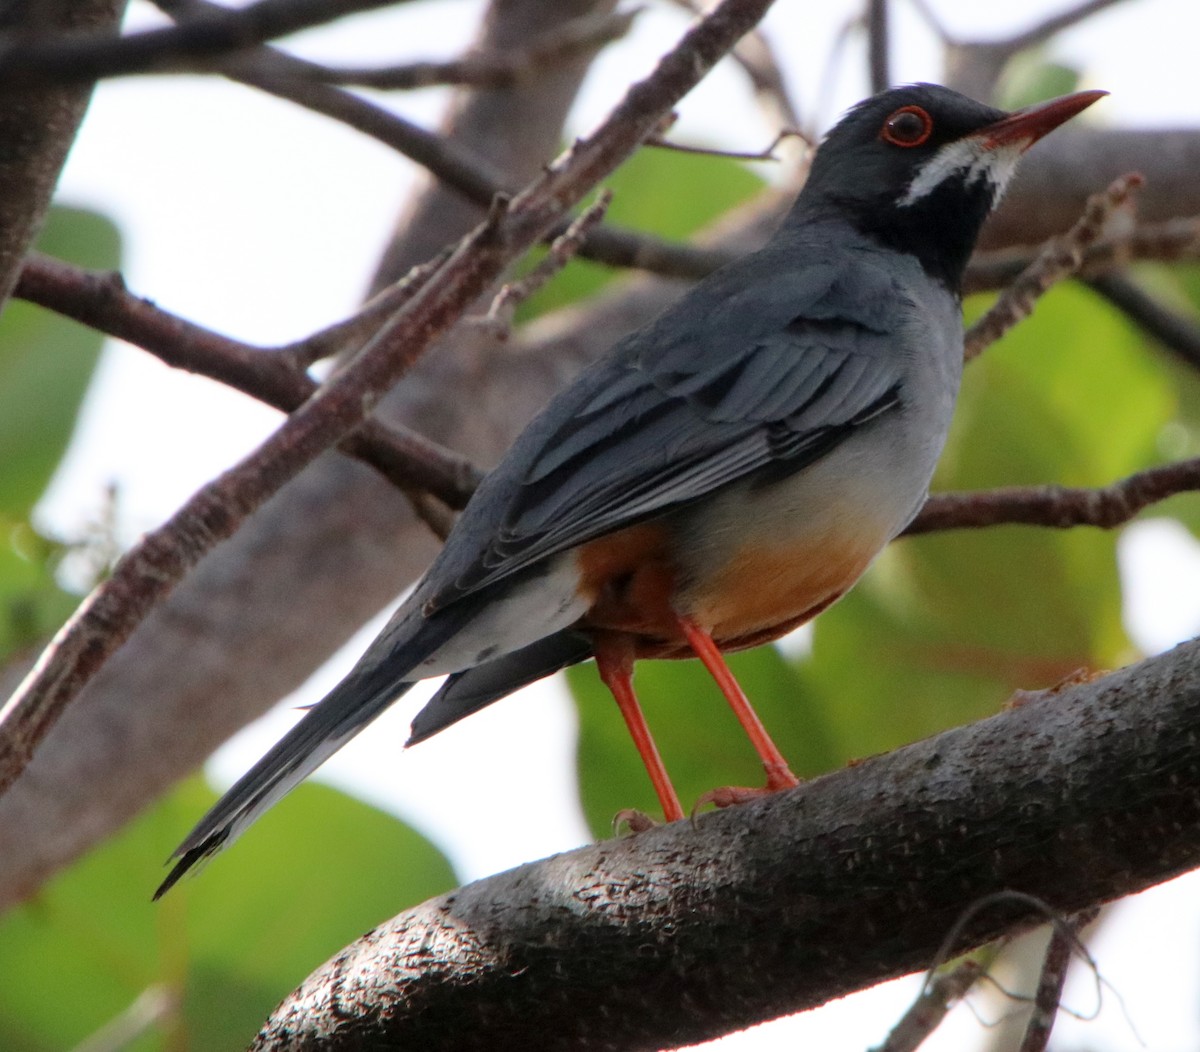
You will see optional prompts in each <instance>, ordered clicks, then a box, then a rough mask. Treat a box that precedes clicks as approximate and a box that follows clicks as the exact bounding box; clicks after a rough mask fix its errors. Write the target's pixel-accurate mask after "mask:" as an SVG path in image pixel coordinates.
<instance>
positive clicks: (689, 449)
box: [421, 257, 903, 609]
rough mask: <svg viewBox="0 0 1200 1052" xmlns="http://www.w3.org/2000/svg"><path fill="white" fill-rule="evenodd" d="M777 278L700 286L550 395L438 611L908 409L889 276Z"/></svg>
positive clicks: (454, 565)
mask: <svg viewBox="0 0 1200 1052" xmlns="http://www.w3.org/2000/svg"><path fill="white" fill-rule="evenodd" d="M758 258H759V262H758V264H757V266H759V267H762V266H763V265H764V262H763V260H762V259H761V257H758ZM793 269H794V268H793ZM774 278H775V280H774V281H771V280H767V281H762V280H761V275H760V281H759V283H758V285H757V286H755V285H754V284H753V283H752V282H751V283H747V281H746V279H745V277H744V276H742V275H739V273H738V272H737V267H736V266H735V267H734V268H732V269H731V270H730V271H729V272H727V273H726V274H725V275H724V277H723V279H722V281H719V282H717V283H716V284H715V286H714V285H712V284H710V283H705V284H702V285H701V286H699V287H698V288H697V289H696V290H694V291H693V293H691V294H690V295H689V296H687V297H685V298H684V299H683V300H682V301H681V302H680V303H679V304H678V305H677V306H676V308H674V309H672V310H670V311H668V312H667V313H666V314H665V315H664V316H663V317H662V318H660V319H659V321H658V322H657V323H655V324H653V325H651V326H649V327H647V328H645V329H642V330H640V331H639V332H637V333H635V334H633V336H631V337H630V338H628V339H627V340H626V341H625V342H624V343H623V344H621V345H619V346H618V347H617V348H616V349H615V351H614V353H613V354H612V355H611V356H609V357H608V358H606V359H605V360H604V361H603V362H602V363H600V364H599V365H598V366H596V367H593V368H592V369H591V370H589V371H587V372H586V373H585V374H583V376H581V377H580V378H579V380H578V381H577V382H576V383H575V384H573V385H572V386H571V387H570V388H569V389H568V390H567V391H566V392H565V393H564V395H562V396H560V397H559V398H558V399H556V400H555V401H554V402H552V403H551V405H550V406H549V407H547V410H546V411H545V412H544V413H543V414H542V415H541V416H540V417H539V418H538V420H536V421H535V422H534V424H533V425H531V427H530V428H529V429H528V430H527V431H526V432H525V433H524V434H523V435H522V436H521V439H519V440H518V443H517V445H516V446H514V448H513V450H512V451H511V452H510V454H509V456H508V457H506V458H505V460H504V462H503V463H502V464H501V466H500V467H499V468H498V469H497V470H496V471H495V472H493V474H492V475H491V476H489V477H488V479H486V480H485V482H484V485H483V487H481V490H480V492H479V494H477V497H476V500H474V501H472V505H471V506H470V507H468V509H467V511H466V513H465V514H464V516H463V521H462V522H461V523H460V527H461V529H462V533H463V534H464V535H465V537H464V541H465V543H460V544H456V545H447V546H446V549H444V553H443V557H442V558H440V559H439V560H438V562H437V563H435V564H434V566H433V567H431V569H430V572H429V574H428V575H427V577H426V579H425V582H424V583H423V585H422V588H421V599H422V601H424V602H426V603H427V604H428V605H427V608H428V609H435V608H439V607H442V606H445V605H446V604H448V603H451V602H455V601H457V600H458V599H459V598H461V597H462V596H465V595H469V594H472V593H475V592H478V591H479V590H480V589H483V588H486V587H488V586H489V585H491V584H492V583H494V582H496V581H498V580H501V579H503V578H504V577H507V576H508V575H510V574H512V573H514V572H516V571H518V570H520V569H523V568H525V567H527V566H530V565H531V564H533V563H535V562H537V561H539V560H541V559H544V558H546V557H548V556H550V555H553V554H555V553H557V552H561V551H564V550H567V549H569V548H571V547H574V546H576V545H579V544H582V543H584V542H586V541H588V540H591V539H593V538H595V537H599V536H602V535H604V534H606V533H609V532H612V531H614V530H617V529H620V528H622V527H624V526H627V525H631V524H633V523H635V522H638V521H640V520H644V519H646V518H649V517H652V516H655V515H658V514H661V513H663V512H665V511H668V510H671V509H673V508H678V507H681V506H684V505H686V504H687V503H689V502H690V501H693V500H696V499H697V498H699V497H702V496H704V495H705V494H707V493H710V492H712V491H713V490H716V489H719V488H720V487H722V486H725V485H728V484H730V483H732V482H734V481H736V480H738V479H742V478H745V477H746V476H748V475H752V474H753V473H755V472H757V471H760V470H763V469H769V468H784V469H787V470H796V469H798V468H799V467H802V466H803V465H804V464H805V463H808V462H810V461H811V460H812V459H813V458H815V457H816V456H819V455H820V454H821V453H822V452H824V451H825V450H828V449H829V448H831V447H832V446H833V445H836V444H837V443H838V442H840V441H841V440H842V439H843V438H845V437H846V435H847V434H849V433H850V432H851V431H853V430H854V429H855V428H856V427H858V426H860V425H861V424H862V423H864V422H865V421H866V420H868V419H871V418H872V417H874V416H877V415H878V414H880V413H882V412H886V411H887V410H888V409H890V408H892V407H893V406H895V405H898V404H899V402H900V397H901V387H902V384H901V380H902V369H903V353H902V352H899V351H898V350H897V347H896V340H897V333H896V332H895V331H894V329H895V324H894V319H895V318H896V317H897V311H896V302H895V301H896V298H897V297H898V296H899V295H901V293H900V290H898V289H897V288H896V287H895V286H894V284H893V283H892V281H891V279H890V278H889V277H888V276H887V275H886V274H881V273H880V272H878V271H876V270H874V269H872V268H870V267H868V266H866V265H864V264H862V263H861V261H857V260H851V261H848V260H843V261H841V263H840V264H839V265H836V266H835V265H834V264H831V263H825V264H823V265H817V266H809V267H806V268H805V269H803V270H802V271H801V272H799V273H797V274H787V273H784V272H780V273H777V274H774ZM789 281H791V282H792V284H789ZM850 281H854V282H857V292H856V295H854V296H845V295H844V294H843V293H844V292H845V286H846V284H847V283H848V282H850ZM722 283H724V285H725V286H727V287H728V289H730V290H731V292H730V295H728V296H723V295H722V287H721V286H722ZM872 283H874V284H873V285H872ZM864 293H865V294H864ZM889 296H890V300H889V298H888V297H889ZM889 308H890V309H889ZM889 319H892V321H889ZM468 537H469V538H470V541H467V538H468Z"/></svg>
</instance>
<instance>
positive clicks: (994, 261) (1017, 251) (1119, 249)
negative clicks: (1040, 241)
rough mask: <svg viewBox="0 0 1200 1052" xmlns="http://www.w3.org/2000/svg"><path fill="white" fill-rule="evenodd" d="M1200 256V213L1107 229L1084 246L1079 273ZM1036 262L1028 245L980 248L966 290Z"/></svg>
mask: <svg viewBox="0 0 1200 1052" xmlns="http://www.w3.org/2000/svg"><path fill="white" fill-rule="evenodd" d="M1198 259H1200V217H1196V216H1188V217H1185V218H1181V219H1169V220H1167V221H1165V222H1162V223H1142V224H1139V225H1137V226H1134V227H1131V228H1130V229H1129V230H1124V231H1119V232H1107V231H1106V232H1105V234H1104V237H1103V239H1102V240H1100V241H1097V242H1096V243H1095V244H1093V245H1090V246H1089V247H1087V248H1086V249H1085V250H1084V253H1083V262H1082V264H1081V265H1080V267H1079V271H1078V275H1079V276H1080V277H1083V278H1087V277H1093V276H1095V275H1097V274H1104V273H1106V272H1108V271H1110V270H1113V269H1115V268H1117V267H1123V266H1125V265H1126V264H1127V263H1131V262H1135V261H1141V260H1155V261H1157V262H1160V263H1178V262H1182V261H1188V260H1198ZM1032 262H1033V257H1031V256H1030V250H1029V249H1028V248H1004V249H997V250H996V251H993V252H981V253H980V254H979V255H977V256H975V258H974V259H972V260H971V262H970V264H969V265H968V267H967V273H966V277H965V279H964V280H963V292H966V293H971V292H986V291H990V290H992V289H1000V288H1003V287H1004V286H1005V285H1008V284H1010V283H1011V282H1012V281H1013V279H1015V278H1016V277H1017V276H1019V275H1020V273H1021V271H1023V270H1024V269H1025V268H1026V267H1028V266H1029V265H1030V264H1031V263H1032Z"/></svg>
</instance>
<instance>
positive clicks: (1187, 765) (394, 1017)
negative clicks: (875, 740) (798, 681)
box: [253, 642, 1200, 1052]
mask: <svg viewBox="0 0 1200 1052" xmlns="http://www.w3.org/2000/svg"><path fill="white" fill-rule="evenodd" d="M1198 722H1200V643H1197V642H1192V643H1188V644H1185V645H1184V646H1181V647H1178V648H1176V649H1175V650H1174V651H1172V652H1170V653H1169V654H1165V655H1161V656H1159V657H1156V658H1152V659H1150V660H1147V661H1144V662H1141V663H1140V664H1137V665H1133V666H1130V667H1128V668H1125V669H1122V670H1121V671H1119V672H1116V673H1113V674H1111V675H1109V676H1106V677H1104V678H1102V679H1099V680H1096V681H1093V682H1090V683H1086V684H1082V685H1078V686H1071V687H1068V688H1065V689H1063V690H1062V691H1058V692H1055V693H1046V694H1045V695H1043V696H1040V697H1036V698H1035V699H1034V700H1032V701H1030V702H1028V703H1026V704H1024V705H1022V706H1019V707H1016V708H1012V709H1008V710H1006V711H1004V712H1002V713H1000V714H999V715H996V716H993V717H992V718H990V719H987V720H983V721H981V722H979V723H975V724H973V725H970V726H967V727H961V728H957V729H955V730H952V731H949V732H947V733H945V734H942V735H939V736H938V737H936V738H931V739H928V740H926V741H922V742H918V743H916V744H914V745H910V746H907V747H905V748H903V749H899V750H897V751H896V752H893V753H889V754H887V755H884V756H876V757H872V758H871V759H869V760H866V761H864V762H862V763H860V764H857V765H855V766H853V767H849V768H846V769H844V770H841V771H838V772H835V773H833V774H830V775H827V776H825V777H822V778H818V779H816V780H814V781H811V782H808V783H807V784H805V785H802V786H800V787H799V788H797V789H794V790H790V791H787V792H784V793H777V794H773V795H772V796H770V797H768V798H765V799H763V800H761V801H757V802H754V803H751V804H746V805H743V806H741V807H737V808H732V809H729V810H727V811H724V812H718V813H713V814H706V815H704V816H702V817H701V818H700V820H699V822H698V824H693V823H690V822H676V823H672V824H671V825H669V826H665V827H659V828H656V829H653V830H651V831H649V832H647V833H642V834H639V835H637V836H633V837H629V838H626V839H623V840H617V841H608V842H605V843H601V844H597V845H594V846H591V847H586V848H583V849H580V850H578V851H573V852H570V853H568V854H565V855H558V856H555V857H554V858H552V859H547V860H545V861H543V862H537V863H532V864H528V865H525V866H521V867H518V868H517V869H514V870H511V871H509V872H507V873H502V874H499V875H497V876H495V877H491V878H488V879H487V880H483V881H479V882H477V883H475V884H470V885H468V886H466V887H464V888H460V889H458V890H457V891H454V892H452V893H450V894H448V895H445V896H442V897H440V898H437V899H433V900H431V901H429V902H427V903H425V904H424V905H422V906H419V907H417V908H415V909H413V910H410V911H408V912H406V913H404V914H401V915H400V916H399V917H397V918H395V919H394V920H392V921H389V922H387V923H386V924H384V925H382V926H380V927H379V928H377V929H376V930H375V931H373V932H371V933H369V934H368V935H366V936H364V937H363V938H362V939H360V940H359V941H357V942H355V943H354V944H352V945H351V946H349V947H348V948H347V949H345V950H343V951H342V952H341V953H340V954H338V955H337V956H336V957H335V958H333V959H332V960H331V961H329V962H327V963H326V964H325V965H324V966H323V967H321V968H320V969H318V970H317V971H316V972H314V973H313V975H312V976H310V977H309V979H308V980H306V981H305V983H304V984H303V985H302V986H301V987H300V988H299V989H298V990H297V991H296V992H294V993H293V994H292V995H291V996H290V997H288V998H287V999H286V1000H285V1001H284V1002H283V1004H282V1005H280V1007H279V1008H278V1009H276V1011H275V1012H274V1013H273V1015H272V1016H271V1018H270V1020H269V1021H268V1022H267V1024H266V1026H265V1027H264V1029H263V1031H262V1032H261V1033H260V1034H259V1036H258V1038H257V1040H256V1041H255V1043H254V1045H253V1048H254V1049H255V1050H256V1052H277V1050H283V1049H287V1050H289V1052H296V1050H301V1049H305V1050H307V1049H318V1048H319V1049H321V1050H322V1052H336V1050H341V1049H351V1048H352V1049H355V1050H356V1052H368V1050H372V1049H384V1048H398V1047H404V1048H409V1047H411V1048H422V1049H427V1050H429V1052H437V1050H439V1049H454V1050H455V1052H466V1050H469V1049H493V1048H496V1047H506V1048H528V1047H537V1048H543V1049H571V1050H573V1052H579V1050H587V1049H604V1050H606V1052H611V1050H614V1049H622V1048H660V1047H675V1046H677V1045H681V1044H690V1043H692V1042H695V1041H700V1040H704V1039H707V1038H712V1037H715V1036H717V1035H719V1034H722V1033H726V1032H728V1031H730V1030H733V1029H738V1028H741V1027H745V1026H748V1025H751V1024H753V1023H757V1022H761V1021H763V1020H766V1019H770V1018H774V1017H776V1016H779V1015H783V1014H785V1013H791V1012H797V1011H801V1010H804V1009H806V1008H811V1007H814V1006H816V1005H818V1004H822V1003H824V1002H825V1001H828V1000H830V999H831V998H834V997H840V996H842V995H844V994H847V993H849V992H851V991H852V990H856V989H860V988H862V987H864V986H868V985H872V984H874V983H877V982H880V981H882V980H885V979H889V978H892V977H895V976H898V975H902V974H905V973H907V972H911V971H914V970H917V969H920V968H923V967H925V966H926V965H927V964H928V963H929V962H930V961H931V960H932V959H933V958H934V956H935V954H936V953H937V952H938V950H939V947H940V943H941V941H942V938H943V935H944V934H945V933H946V932H947V931H949V930H950V929H951V927H952V926H954V924H955V922H956V919H957V918H959V917H960V916H961V915H962V914H963V913H964V911H965V910H966V909H967V908H968V907H969V906H970V905H971V904H972V903H973V902H976V901H977V900H979V899H981V898H983V897H985V896H988V895H991V894H993V893H1000V892H1005V891H1019V892H1021V893H1023V895H1022V896H1010V897H1007V899H1006V900H1005V901H1004V902H1003V903H1002V904H998V905H996V906H994V907H992V908H990V909H987V910H979V911H977V912H976V913H975V915H974V916H973V917H972V919H971V920H970V921H969V922H968V923H967V924H966V925H965V926H964V928H963V930H962V932H961V935H960V937H959V939H958V940H957V942H956V944H955V945H954V946H952V947H950V949H951V950H952V951H953V952H961V951H964V950H966V949H969V948H971V947H974V946H978V945H980V944H981V943H983V942H985V941H988V940H991V939H994V938H996V937H998V936H1000V935H1002V934H1005V933H1009V932H1012V931H1014V930H1017V929H1021V928H1026V927H1029V926H1031V925H1032V924H1035V923H1040V922H1042V921H1043V920H1044V918H1043V916H1042V914H1041V912H1040V911H1038V910H1034V909H1031V908H1030V907H1029V906H1028V905H1022V904H1020V903H1021V902H1022V901H1025V902H1027V901H1028V898H1027V897H1028V896H1035V897H1036V898H1037V899H1040V900H1042V901H1043V902H1045V903H1048V904H1049V905H1050V906H1052V907H1053V908H1054V909H1055V910H1057V911H1059V912H1062V913H1073V912H1075V911H1077V910H1081V909H1084V908H1086V907H1088V906H1091V905H1093V904H1096V903H1100V902H1105V901H1108V900H1111V899H1113V898H1116V897H1118V896H1122V895H1127V894H1130V893H1132V892H1136V891H1140V890H1142V889H1144V888H1146V887H1149V886H1151V885H1153V884H1157V883H1159V882H1161V881H1164V880H1167V879H1169V878H1171V877H1173V876H1176V875H1178V874H1180V873H1182V872H1185V871H1186V870H1188V869H1191V868H1193V867H1195V866H1197V865H1200V740H1198V739H1197V735H1196V733H1195V728H1196V726H1197V723H1198ZM947 859H953V865H952V866H949V867H948V866H947Z"/></svg>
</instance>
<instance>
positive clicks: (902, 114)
mask: <svg viewBox="0 0 1200 1052" xmlns="http://www.w3.org/2000/svg"><path fill="white" fill-rule="evenodd" d="M913 118H916V120H915V121H914V120H913ZM932 134H933V118H932V117H931V116H929V114H928V113H926V112H925V110H923V109H922V108H921V107H920V106H901V107H900V108H899V109H898V110H896V112H895V113H893V114H891V115H890V116H889V117H888V119H887V120H885V121H884V122H883V127H882V128H880V129H879V137H880V138H881V139H882V140H883V141H884V142H890V143H891V144H892V145H893V146H903V147H906V148H909V147H913V146H920V145H921V144H922V143H923V142H925V141H926V140H928V138H929V136H931V135H932Z"/></svg>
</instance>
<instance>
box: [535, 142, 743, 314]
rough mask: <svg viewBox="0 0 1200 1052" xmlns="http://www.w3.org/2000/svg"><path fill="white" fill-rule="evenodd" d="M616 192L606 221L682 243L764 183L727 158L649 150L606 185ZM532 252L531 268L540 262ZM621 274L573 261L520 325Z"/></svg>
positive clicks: (542, 292) (540, 295) (543, 291)
mask: <svg viewBox="0 0 1200 1052" xmlns="http://www.w3.org/2000/svg"><path fill="white" fill-rule="evenodd" d="M605 185H606V186H608V187H609V188H610V189H611V190H612V191H613V201H612V205H611V206H610V208H609V210H608V214H607V216H606V217H605V218H606V220H607V221H608V222H611V223H614V224H618V225H620V226H625V227H628V228H630V229H632V230H643V231H645V232H647V233H650V234H656V235H658V236H660V237H665V238H672V239H676V240H682V239H684V238H687V237H689V236H690V235H692V234H694V233H695V232H696V231H697V230H699V229H700V228H701V227H703V226H705V225H707V224H708V223H710V222H712V221H713V220H714V219H716V218H717V217H718V216H720V215H722V214H723V213H725V212H727V211H728V210H729V209H730V208H732V207H733V206H734V205H737V204H740V203H741V202H742V201H745V200H748V199H749V198H751V197H753V196H754V195H755V194H756V193H758V192H759V191H760V190H761V189H762V188H763V182H762V180H761V179H759V178H758V177H757V176H756V175H754V174H753V173H752V172H751V171H749V170H748V169H747V168H746V167H745V166H743V165H742V164H739V163H738V162H737V161H733V160H730V159H729V158H726V157H712V156H706V155H704V154H692V153H680V152H678V151H674V150H662V149H652V148H647V149H643V150H639V151H638V152H637V153H635V154H634V155H633V156H632V157H631V158H630V159H629V160H628V161H626V162H625V163H624V164H623V165H622V166H621V167H620V168H618V169H617V171H616V172H614V173H613V175H612V177H611V178H610V179H609V180H608V181H607V183H606V184H605ZM543 255H544V251H543V252H538V253H534V254H533V255H532V256H531V261H530V264H529V265H531V266H532V265H533V263H534V262H536V261H537V260H539V259H541V258H542V257H543ZM619 275H620V272H619V271H614V270H612V269H611V268H609V267H605V266H602V265H601V264H599V263H592V262H590V261H588V260H586V259H574V260H572V261H571V262H570V264H569V265H568V266H567V267H566V269H565V270H563V271H561V272H560V273H559V274H557V275H556V276H555V278H554V280H553V281H551V282H550V283H549V284H548V285H546V286H545V287H544V288H542V289H541V290H540V291H539V292H537V293H536V294H535V295H533V296H531V297H530V298H529V299H528V300H527V301H526V302H525V303H523V304H521V306H520V308H519V309H518V311H517V321H519V322H523V321H528V320H529V319H530V318H534V317H537V316H538V315H540V314H545V313H547V312H549V311H552V310H557V309H558V308H559V307H564V306H566V305H567V304H570V303H575V302H577V301H579V300H582V299H585V298H587V297H588V296H591V295H594V294H595V293H596V292H597V291H599V289H600V288H601V287H602V286H604V285H605V284H606V283H607V282H609V281H611V280H612V279H613V278H614V277H616V276H619Z"/></svg>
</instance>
